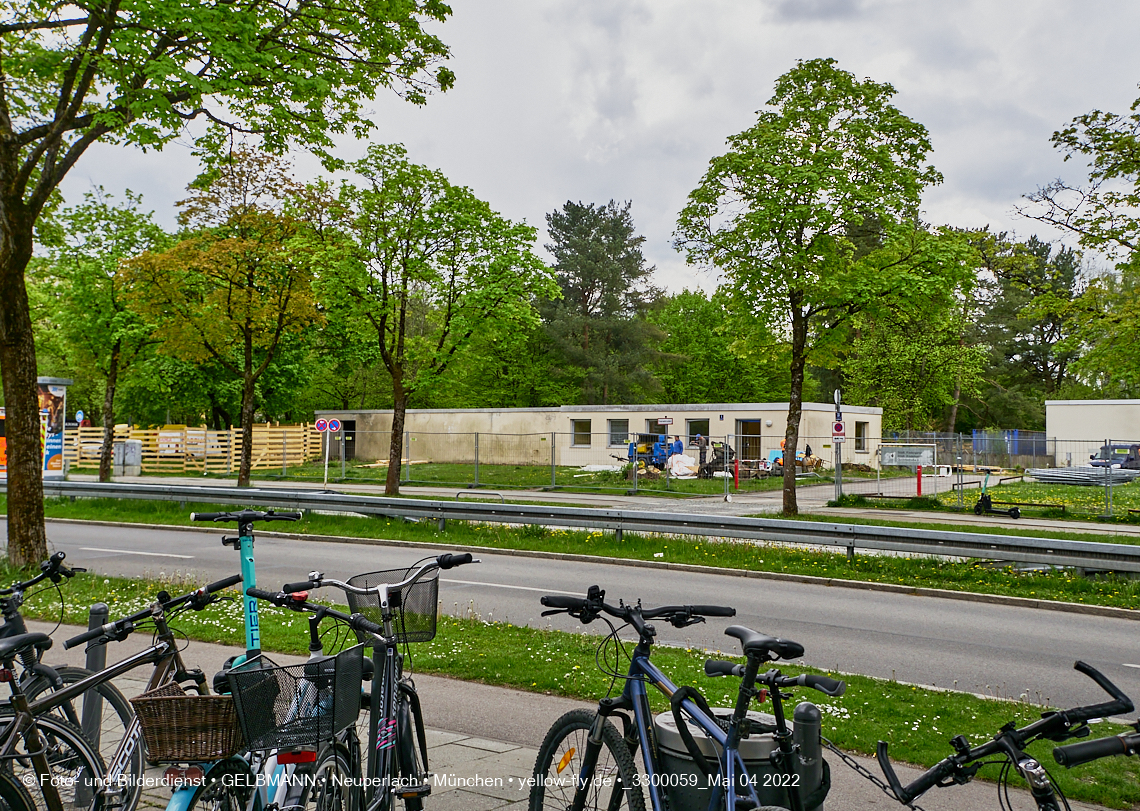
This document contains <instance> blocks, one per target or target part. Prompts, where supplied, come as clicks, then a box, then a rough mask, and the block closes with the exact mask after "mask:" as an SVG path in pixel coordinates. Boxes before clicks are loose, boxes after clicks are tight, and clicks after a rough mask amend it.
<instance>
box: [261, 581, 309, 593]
mask: <svg viewBox="0 0 1140 811" xmlns="http://www.w3.org/2000/svg"><path fill="white" fill-rule="evenodd" d="M315 588H317V584H316V583H314V582H313V581H312V580H302V581H301V582H300V583H286V584H285V585H284V586H282V587H281V590H282V591H283V592H285V593H286V594H292V593H293V592H296V591H309V590H310V589H315ZM247 593H248V592H247Z"/></svg>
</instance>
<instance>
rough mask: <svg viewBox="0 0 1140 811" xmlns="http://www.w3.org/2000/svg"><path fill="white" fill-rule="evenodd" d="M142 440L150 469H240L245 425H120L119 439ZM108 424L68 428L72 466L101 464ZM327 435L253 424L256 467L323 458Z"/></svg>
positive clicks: (305, 425)
mask: <svg viewBox="0 0 1140 811" xmlns="http://www.w3.org/2000/svg"><path fill="white" fill-rule="evenodd" d="M126 439H137V440H139V441H140V442H141V443H142V469H143V472H144V473H200V474H201V473H220V474H228V473H235V472H236V471H237V469H238V466H239V465H240V463H241V429H240V428H229V429H227V430H223V431H215V430H212V429H209V428H206V427H204V426H202V427H197V428H192V427H189V426H185V425H166V426H163V427H161V428H138V427H136V426H128V425H116V426H115V441H116V442H118V441H121V440H126ZM102 444H103V429H102V428H95V427H92V428H77V429H74V430H71V431H68V432H67V434H66V441H65V443H64V455H65V458H66V459H67V463H68V465H69V466H70V467H72V468H90V467H98V465H99V452H100V449H101V447H102ZM321 450H322V445H321V434H320V433H319V432H318V431H317V430H316V429H315V428H314V427H313V426H312V424H310V423H303V424H301V425H273V424H270V423H266V424H264V425H255V426H253V457H252V460H251V461H252V469H253V470H281V469H282V468H283V467H284V468H286V469H287V468H289V467H296V466H298V465H303V464H304V463H305V462H308V461H310V460H312V459H316V458H318V457H320V455H321Z"/></svg>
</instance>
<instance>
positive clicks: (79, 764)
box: [0, 708, 106, 811]
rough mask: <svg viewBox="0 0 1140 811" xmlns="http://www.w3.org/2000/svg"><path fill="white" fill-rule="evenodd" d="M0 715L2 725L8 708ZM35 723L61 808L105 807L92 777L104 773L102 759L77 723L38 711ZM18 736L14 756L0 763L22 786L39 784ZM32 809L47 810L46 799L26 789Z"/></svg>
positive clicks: (86, 810)
mask: <svg viewBox="0 0 1140 811" xmlns="http://www.w3.org/2000/svg"><path fill="white" fill-rule="evenodd" d="M6 715H7V717H6V718H5V719H3V722H4V725H5V726H7V725H8V724H10V723H11V719H12V714H11V710H10V708H9V709H8V712H7V713H6ZM36 727H37V728H38V729H39V733H40V737H41V738H42V739H43V741H44V743H45V745H46V748H47V753H46V754H47V758H48V766H49V768H50V769H51V772H52V778H53V779H54V781H55V783H56V785H57V789H58V791H59V798H60V802H61V804H62V806H63V809H64V811H102V809H103V808H104V807H105V804H104V802H103V799H104V798H103V795H102V794H101V793H100V792H97V791H95V790H94V789H95V786H94V781H95V780H99V779H102V778H103V777H104V775H106V769H105V768H104V766H103V759H102V758H101V757H99V753H98V752H96V751H95V748H94V747H93V746H91V743H90V742H89V741H88V740H87V738H85V737H84V736H83V733H82V732H80V731H79V729H78V727H75V726H73V725H72V724H70V723H68V722H67V721H64V720H63V719H62V718H59V717H57V716H54V715H41V716H39V717H37V718H36ZM24 745H25V742H24V740H23V739H21V740H20V743H19V745H18V746H17V750H16V751H17V756H16V757H14V758H9V759H8V760H6V761H4V763H3V766H2V767H0V768H2V769H3V771H5V772H7V773H8V775H9V776H10V777H12V778H14V779H15V780H16V781H17V782H19V783H20V784H21V785H22V786H23V787H24V788H31V787H34V786H37V785H39V777H38V775H37V774H36V772H35V769H34V767H33V765H32V759H31V757H30V756H28V755H27V754H26V753H25V751H24V750H23V747H24ZM28 793H29V795H30V796H31V797H32V801H33V805H32V807H33V808H35V809H39V811H47V803H46V801H45V800H44V796H43V793H42V792H41V791H39V790H36V791H29V792H28Z"/></svg>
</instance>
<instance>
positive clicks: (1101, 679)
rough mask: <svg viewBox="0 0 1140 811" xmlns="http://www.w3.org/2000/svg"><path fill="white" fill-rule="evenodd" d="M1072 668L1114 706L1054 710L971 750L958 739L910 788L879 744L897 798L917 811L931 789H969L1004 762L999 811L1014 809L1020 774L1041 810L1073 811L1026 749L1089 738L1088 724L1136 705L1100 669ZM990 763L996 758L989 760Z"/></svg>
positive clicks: (881, 764) (1003, 730)
mask: <svg viewBox="0 0 1140 811" xmlns="http://www.w3.org/2000/svg"><path fill="white" fill-rule="evenodd" d="M1073 667H1074V668H1075V669H1076V670H1077V671H1078V672H1080V673H1083V674H1084V675H1086V676H1088V677H1089V678H1090V679H1092V680H1093V681H1095V682H1096V683H1097V684H1098V685H1100V687H1101V689H1102V690H1104V691H1105V692H1106V693H1108V694H1109V695H1110V696H1112V701H1107V702H1104V703H1101V704H1091V705H1088V706H1084V707H1074V708H1072V709H1069V710H1059V711H1052V710H1051V711H1049V712H1045V713H1042V715H1041V719H1040V720H1039V721H1034V722H1033V723H1032V724H1029V725H1028V726H1024V727H1022V728H1021V729H1018V728H1017V727H1016V725H1015V724H1014V723H1013V722H1012V721H1011V722H1010V723H1008V724H1006V725H1005V726H1003V727H1002V728H1001V729H1000V730H999V731H998V733H997V734H996V735H994V737H993V740H991V741H988V742H986V743H984V744H982V745H981V746H975V747H971V746H970V744H969V742H968V741H967V740H966V738H965V736H963V735H957V736H955V737H954V738H953V739H951V741H950V745H951V746H952V747H954V750H955V751H954V754H953V755H950V756H949V757H947V758H945V759H943V760H941V761H939V762H938V763H936V764H935V765H934V766H932V767H931V768H930V769H928V770H927V771H926V772H924V773H923V774H921V775H919V777H918V778H917V779H916V780H914V781H913V782H911V783H910V784H909V785H906V786H904V785H902V783H901V781H900V780H899V778H898V775H896V774H895V770H894V767H893V766H892V765H891V761H890V758H889V757H888V756H887V750H888V746H887V743H886V742H885V741H879V745H878V760H879V767H880V768H881V769H882V770H883V774H884V775H886V778H887V784H888V785H889V786H890V789H891V791H892V792H893V793H894V796H895V799H897V800H898V801H899V802H900V803H902V804H903V805H905V806H908V807H913V803H914V801H915V800H917V799H918V798H919V797H921V796H922V795H923V794H925V793H926V792H927V791H929V790H930V789H931V788H934V787H935V786H937V787H939V788H945V787H948V786H952V785H955V784H957V785H965V784H966V783H968V782H970V781H971V780H972V779H973V778H974V775H976V774H977V773H978V770H979V769H980V768H981V767H982V766H985V765H988V764H998V763H1000V764H1001V772H1000V774H999V775H998V803H999V807H1000V808H1002V809H1006V808H1012V807H1013V806H1012V805H1011V800H1010V798H1009V778H1010V773H1011V772H1012V771H1014V770H1016V771H1017V772H1018V773H1019V774H1020V775H1021V776H1022V778H1023V779H1024V780H1025V782H1026V783H1027V784H1028V785H1029V791H1030V794H1031V795H1032V797H1033V800H1034V802H1035V803H1036V805H1037V808H1038V811H1062V809H1065V811H1068V809H1069V802H1068V800H1067V799H1066V798H1065V795H1064V794H1063V793H1062V792H1061V790H1060V788H1058V787H1057V785H1056V783H1054V782H1053V778H1052V777H1051V776H1050V775H1049V772H1048V771H1047V770H1046V769H1045V767H1044V766H1042V765H1041V763H1040V762H1039V761H1038V760H1037V759H1036V758H1034V757H1032V756H1031V755H1028V754H1026V752H1025V748H1026V747H1027V746H1029V744H1031V743H1033V742H1034V741H1038V740H1042V739H1047V740H1051V741H1058V742H1060V741H1065V740H1069V739H1070V738H1083V737H1087V736H1088V734H1089V726H1088V722H1089V721H1091V720H1092V719H1094V718H1108V717H1110V716H1114V715H1122V714H1124V713H1129V712H1132V710H1133V706H1132V701H1131V700H1130V699H1129V698H1128V696H1126V695H1124V693H1122V692H1121V691H1120V689H1119V688H1118V687H1117V686H1116V685H1115V684H1113V683H1112V682H1111V681H1109V680H1108V678H1107V677H1106V676H1105V675H1104V674H1103V673H1101V672H1100V671H1099V670H1097V669H1096V668H1094V667H1093V666H1092V665H1089V664H1086V663H1085V662H1080V661H1078V662H1076V663H1075V664H1074V665H1073ZM1091 743H1094V742H1093V741H1089V742H1088V743H1086V744H1083V745H1084V746H1088V745H1089V744H1091ZM1077 754H1078V755H1079V754H1081V750H1078V752H1077ZM987 758H996V759H994V760H987ZM1090 759H1091V758H1090Z"/></svg>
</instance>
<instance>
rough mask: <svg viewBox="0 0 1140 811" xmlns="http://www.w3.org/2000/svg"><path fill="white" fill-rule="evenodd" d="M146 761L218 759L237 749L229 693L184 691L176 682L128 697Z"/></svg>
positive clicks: (238, 729) (238, 742)
mask: <svg viewBox="0 0 1140 811" xmlns="http://www.w3.org/2000/svg"><path fill="white" fill-rule="evenodd" d="M131 706H132V707H134V708H135V715H137V716H138V719H139V725H140V726H141V727H142V732H143V740H144V741H145V742H146V759H147V761H149V762H150V763H164V762H166V763H168V762H178V763H185V762H187V761H195V760H222V759H224V758H228V757H229V756H230V755H232V754H234V753H235V752H237V751H238V750H239V749H241V745H242V737H241V727H240V726H239V725H238V719H237V710H236V709H235V708H234V701H233V699H232V698H230V697H229V696H200V695H195V694H189V695H188V694H187V693H186V691H185V690H183V689H182V687H181V686H180V685H179V684H178V683H177V682H173V681H170V682H167V683H166V684H164V685H162V686H161V687H156V688H155V689H154V690H150V691H148V692H145V693H143V694H142V695H139V696H135V697H134V698H132V699H131Z"/></svg>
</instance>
